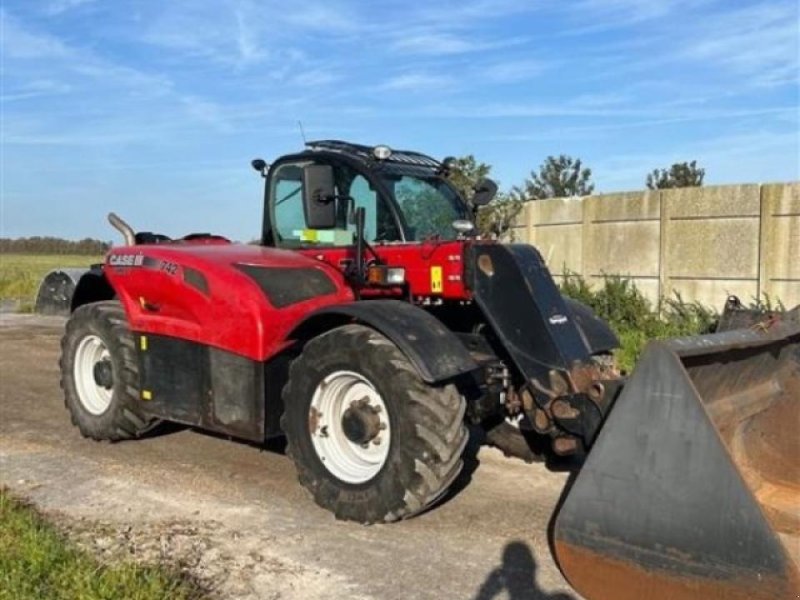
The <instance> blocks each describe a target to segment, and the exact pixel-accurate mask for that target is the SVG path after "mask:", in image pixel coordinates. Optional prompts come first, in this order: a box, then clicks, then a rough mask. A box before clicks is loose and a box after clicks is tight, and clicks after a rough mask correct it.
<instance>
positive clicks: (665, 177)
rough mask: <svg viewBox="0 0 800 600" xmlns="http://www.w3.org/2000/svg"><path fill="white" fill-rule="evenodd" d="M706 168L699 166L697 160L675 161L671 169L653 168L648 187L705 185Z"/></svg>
mask: <svg viewBox="0 0 800 600" xmlns="http://www.w3.org/2000/svg"><path fill="white" fill-rule="evenodd" d="M705 175H706V170H705V169H699V168H698V167H697V161H696V160H693V161H692V162H690V163H687V162H682V163H675V164H673V165H672V166H671V167H670V168H669V169H653V172H652V173H649V174H648V175H647V181H646V183H647V187H648V188H649V189H651V190H665V189H669V188H682V187H700V186H702V185H703V178H704V177H705Z"/></svg>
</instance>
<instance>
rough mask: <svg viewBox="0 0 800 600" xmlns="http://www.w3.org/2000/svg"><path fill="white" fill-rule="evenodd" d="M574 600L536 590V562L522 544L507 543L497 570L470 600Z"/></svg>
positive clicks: (573, 597) (526, 546)
mask: <svg viewBox="0 0 800 600" xmlns="http://www.w3.org/2000/svg"><path fill="white" fill-rule="evenodd" d="M504 597H505V598H508V599H509V600H576V598H575V596H573V595H571V594H565V593H562V592H556V593H554V594H551V593H548V592H545V591H544V590H542V589H540V588H539V586H538V584H537V583H536V560H535V559H534V558H533V552H531V549H530V548H529V547H528V545H527V544H526V543H524V542H520V541H514V542H509V543H508V545H506V547H505V548H504V549H503V557H502V561H501V563H500V565H499V566H497V567H495V568H494V569H493V570H492V572H491V573H489V575H488V576H487V577H486V580H485V581H484V582H483V584H481V587H480V588H479V589H478V592H477V594H475V597H474V600H495V598H504Z"/></svg>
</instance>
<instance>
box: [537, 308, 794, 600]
mask: <svg viewBox="0 0 800 600" xmlns="http://www.w3.org/2000/svg"><path fill="white" fill-rule="evenodd" d="M793 312H798V311H797V310H796V311H793ZM790 315H791V314H790ZM790 315H787V318H786V319H783V320H782V321H781V322H775V321H770V322H765V323H762V324H760V325H758V326H756V327H755V328H752V329H747V330H737V331H728V332H725V333H718V334H714V335H708V336H698V337H691V338H681V339H675V340H670V341H665V342H652V343H651V344H650V345H649V346H648V347H647V348H646V349H645V352H644V354H643V356H642V359H641V360H640V362H639V364H638V366H637V367H636V369H635V370H634V373H633V375H632V376H631V378H630V379H629V380H628V382H627V383H626V384H625V386H624V388H623V390H622V392H621V393H620V395H619V397H618V398H617V401H616V403H615V405H614V407H613V408H612V410H611V412H610V414H609V415H608V417H607V419H606V422H605V424H604V425H603V427H602V429H601V431H600V433H599V435H598V437H597V440H596V442H595V444H594V446H593V447H592V449H591V451H590V452H589V456H588V457H587V459H586V462H585V464H584V466H583V468H582V470H581V471H580V473H579V474H578V475H577V477H576V479H575V480H574V483H573V485H572V487H571V489H570V490H569V491H568V492H567V493H566V496H565V498H564V500H563V504H562V507H561V510H560V513H559V514H558V516H557V518H556V521H555V525H554V529H553V543H554V546H555V548H554V549H555V553H556V557H557V560H558V563H559V566H560V567H561V570H562V571H563V572H564V574H565V576H566V577H567V579H568V580H569V582H570V583H571V584H572V586H573V587H574V588H575V589H576V590H577V591H578V592H580V593H581V594H582V595H583V596H585V597H586V598H588V599H591V600H594V599H600V598H603V599H605V598H608V599H614V600H647V599H653V600H655V599H658V600H661V599H664V600H666V599H670V600H686V599H698V600H699V599H703V600H714V599H723V598H724V599H725V600H738V599H742V600H744V599H749V600H778V599H790V598H791V599H795V598H800V325H798V324H797V323H796V322H795V320H796V317H797V316H798V315H791V318H788V317H790Z"/></svg>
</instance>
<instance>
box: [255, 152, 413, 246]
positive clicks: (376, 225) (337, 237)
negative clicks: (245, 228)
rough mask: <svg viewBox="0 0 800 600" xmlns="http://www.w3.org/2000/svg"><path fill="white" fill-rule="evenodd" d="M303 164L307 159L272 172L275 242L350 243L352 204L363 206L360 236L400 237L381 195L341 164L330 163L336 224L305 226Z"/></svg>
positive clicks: (384, 239)
mask: <svg viewBox="0 0 800 600" xmlns="http://www.w3.org/2000/svg"><path fill="white" fill-rule="evenodd" d="M306 164H309V163H308V162H303V163H290V164H285V165H281V166H280V167H278V168H277V169H276V171H275V173H274V174H273V176H272V183H271V198H272V203H273V212H272V214H273V227H274V228H275V231H276V233H277V235H278V240H277V241H278V244H279V245H283V246H306V245H324V246H349V245H352V244H353V243H354V239H355V238H354V235H355V225H354V224H353V223H351V220H352V219H351V218H350V213H351V212H352V207H353V206H356V207H363V208H364V209H365V216H366V219H365V227H364V237H365V239H366V240H367V241H368V242H372V243H375V242H387V241H399V240H401V239H402V238H401V236H400V232H399V228H398V227H397V223H396V221H395V218H394V215H393V213H392V212H391V210H389V207H388V205H387V202H386V201H385V199H384V198H383V197H381V195H380V194H379V193H378V191H377V190H375V189H373V188H372V186H371V185H370V184H369V181H367V179H366V178H365V177H364V176H363V175H360V174H358V173H357V172H355V171H354V170H353V169H351V168H350V167H347V166H345V165H338V166H334V178H335V182H336V195H337V200H336V226H335V227H334V228H333V229H325V230H311V229H309V228H308V227H307V226H306V222H305V215H304V212H303V166H305V165H306Z"/></svg>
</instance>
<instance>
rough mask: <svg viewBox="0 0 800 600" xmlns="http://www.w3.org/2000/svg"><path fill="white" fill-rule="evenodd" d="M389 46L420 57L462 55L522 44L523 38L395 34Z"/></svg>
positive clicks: (426, 33) (446, 34)
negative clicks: (492, 38)
mask: <svg viewBox="0 0 800 600" xmlns="http://www.w3.org/2000/svg"><path fill="white" fill-rule="evenodd" d="M395 35H396V38H395V40H394V42H393V43H392V44H391V48H392V49H393V50H395V51H398V52H402V53H409V54H420V55H447V54H464V53H468V52H479V51H483V50H491V49H496V48H503V47H507V46H513V45H517V44H521V43H523V42H524V41H525V40H524V39H523V38H507V39H502V40H501V39H498V40H486V39H477V38H475V37H474V36H466V35H457V34H455V33H450V32H445V31H418V32H413V33H412V32H409V33H403V32H401V31H397V32H396V34H395Z"/></svg>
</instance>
